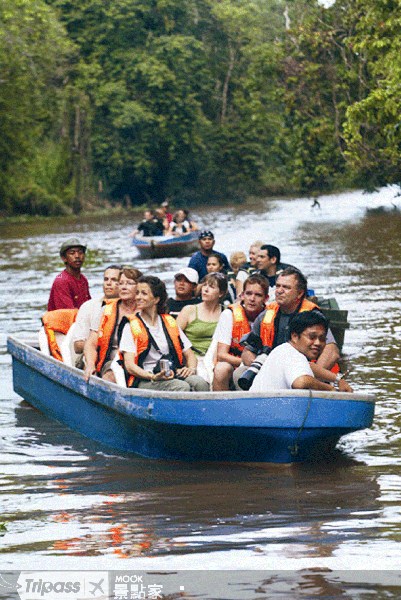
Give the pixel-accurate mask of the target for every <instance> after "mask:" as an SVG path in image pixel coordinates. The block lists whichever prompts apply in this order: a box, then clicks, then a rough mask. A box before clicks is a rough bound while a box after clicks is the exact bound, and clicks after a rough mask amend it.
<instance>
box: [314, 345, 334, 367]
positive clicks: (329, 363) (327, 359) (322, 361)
mask: <svg viewBox="0 0 401 600" xmlns="http://www.w3.org/2000/svg"><path fill="white" fill-rule="evenodd" d="M339 358H340V352H339V350H338V346H337V344H333V343H331V344H326V346H325V348H324V350H323V352H322V353H321V355H320V356H319V358H318V359H317V361H316V364H318V365H320V366H321V367H323V368H325V369H329V370H330V369H331V368H332V367H334V365H335V364H336V362H337V361H338V360H339Z"/></svg>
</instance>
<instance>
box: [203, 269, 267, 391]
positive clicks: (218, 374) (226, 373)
mask: <svg viewBox="0 0 401 600" xmlns="http://www.w3.org/2000/svg"><path fill="white" fill-rule="evenodd" d="M268 291H269V285H268V283H267V281H266V279H265V278H264V277H260V276H259V275H251V276H250V277H248V279H247V280H246V281H245V284H244V291H243V293H242V297H241V302H240V303H238V304H234V305H232V306H230V307H228V308H227V309H226V310H224V311H223V313H222V315H221V317H220V319H219V323H218V326H217V328H216V332H215V335H214V339H215V340H216V341H217V363H216V365H215V368H214V377H213V390H215V391H224V390H229V389H230V386H231V383H232V377H233V373H234V369H238V368H239V367H240V365H241V353H242V350H243V345H242V344H241V338H242V337H243V336H244V335H246V334H247V333H249V332H250V331H251V326H252V324H253V322H254V320H255V319H256V318H257V316H258V315H260V313H262V312H263V311H264V310H265V307H266V300H267V298H268ZM242 369H244V368H243V367H242Z"/></svg>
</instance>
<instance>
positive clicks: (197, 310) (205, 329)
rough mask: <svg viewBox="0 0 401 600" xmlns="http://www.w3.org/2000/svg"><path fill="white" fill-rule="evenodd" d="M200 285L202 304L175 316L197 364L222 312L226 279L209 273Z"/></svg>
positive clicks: (205, 350)
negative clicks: (195, 357) (190, 345)
mask: <svg viewBox="0 0 401 600" xmlns="http://www.w3.org/2000/svg"><path fill="white" fill-rule="evenodd" d="M201 285H202V288H201V296H202V302H201V303H200V304H190V305H187V306H184V308H183V309H182V310H181V312H180V313H179V314H178V316H177V323H178V325H179V327H181V329H182V330H183V332H184V333H185V335H186V336H187V338H188V339H189V341H190V342H191V344H192V350H193V351H194V352H195V354H196V355H197V358H198V363H199V357H202V356H204V355H205V354H206V352H207V350H208V348H209V346H210V344H211V342H212V337H213V334H214V331H215V329H216V327H217V322H218V320H219V318H220V315H221V311H222V306H221V300H222V299H223V298H224V296H225V295H226V293H227V278H226V276H225V275H223V273H209V274H208V275H206V276H205V277H204V278H203V280H202V284H201Z"/></svg>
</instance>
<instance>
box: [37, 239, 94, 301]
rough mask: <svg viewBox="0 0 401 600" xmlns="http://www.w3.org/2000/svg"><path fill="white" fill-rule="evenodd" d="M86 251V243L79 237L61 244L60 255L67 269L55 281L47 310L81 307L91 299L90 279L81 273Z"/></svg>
mask: <svg viewBox="0 0 401 600" xmlns="http://www.w3.org/2000/svg"><path fill="white" fill-rule="evenodd" d="M85 253H86V246H85V244H83V243H82V242H81V241H80V240H78V239H77V238H70V239H69V240H66V241H65V242H63V244H61V247H60V256H61V259H62V261H63V263H64V264H65V269H64V271H62V272H61V273H60V274H59V275H57V277H56V279H55V280H54V282H53V285H52V288H51V290H50V297H49V302H48V305H47V310H57V309H59V308H79V307H80V306H81V305H82V304H83V303H84V302H86V301H87V300H90V298H91V295H90V293H89V284H88V280H87V279H86V277H85V275H83V274H82V273H81V267H82V265H83V264H84V261H85Z"/></svg>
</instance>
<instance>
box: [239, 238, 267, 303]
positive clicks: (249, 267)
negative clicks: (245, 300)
mask: <svg viewBox="0 0 401 600" xmlns="http://www.w3.org/2000/svg"><path fill="white" fill-rule="evenodd" d="M261 246H263V242H261V241H260V240H256V241H255V242H253V243H252V244H251V245H250V247H249V261H248V262H246V263H245V264H244V265H241V266H240V267H239V269H238V272H237V275H236V279H235V290H236V292H237V298H239V297H240V295H241V294H242V291H243V289H244V282H245V280H246V279H247V278H248V277H249V276H250V275H253V274H254V273H255V272H256V270H257V265H256V259H257V258H258V254H259V250H260V248H261Z"/></svg>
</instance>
